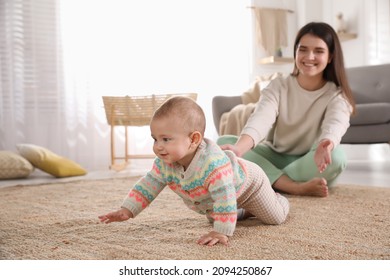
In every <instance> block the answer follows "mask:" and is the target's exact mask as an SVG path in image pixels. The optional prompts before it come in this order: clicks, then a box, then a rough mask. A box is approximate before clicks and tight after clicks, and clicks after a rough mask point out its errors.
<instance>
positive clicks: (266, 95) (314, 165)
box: [217, 22, 355, 197]
mask: <svg viewBox="0 0 390 280" xmlns="http://www.w3.org/2000/svg"><path fill="white" fill-rule="evenodd" d="M294 59H295V66H294V70H293V73H292V74H291V75H290V76H288V77H287V78H277V79H275V80H273V81H272V82H271V83H270V84H269V86H268V87H267V88H265V89H264V90H263V91H262V93H261V98H260V100H259V102H258V104H257V107H256V109H255V111H254V113H253V114H252V115H251V117H250V118H249V119H248V122H247V124H246V126H245V128H244V129H243V131H242V133H241V136H240V137H239V138H237V137H235V136H222V137H221V138H220V139H218V141H217V142H218V144H219V145H221V147H222V149H224V150H232V151H233V152H234V153H235V154H236V155H237V156H243V157H244V158H246V159H248V160H250V161H253V162H255V163H257V164H258V165H260V166H261V167H262V169H263V170H264V171H265V173H266V174H267V176H268V177H269V179H270V181H271V184H272V186H273V188H274V189H276V190H279V191H282V192H285V193H289V194H295V195H312V196H320V197H325V196H327V195H328V186H331V185H332V183H334V182H335V179H336V178H337V176H338V175H339V174H340V173H341V172H342V171H343V170H344V169H345V166H346V157H345V153H344V152H343V150H342V149H341V147H340V146H339V144H340V141H341V138H342V136H343V135H344V134H345V132H346V130H347V128H348V127H349V120H350V116H351V114H353V112H354V111H355V102H354V100H353V96H352V92H351V89H350V87H349V85H348V81H347V77H346V73H345V68H344V59H343V53H342V49H341V46H340V42H339V39H338V37H337V34H336V32H335V31H334V29H333V28H332V27H331V26H330V25H328V24H326V23H322V22H312V23H309V24H307V25H305V26H304V27H302V28H301V30H300V31H299V32H298V34H297V37H296V39H295V43H294Z"/></svg>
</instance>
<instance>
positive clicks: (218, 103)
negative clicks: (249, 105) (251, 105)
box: [212, 95, 242, 133]
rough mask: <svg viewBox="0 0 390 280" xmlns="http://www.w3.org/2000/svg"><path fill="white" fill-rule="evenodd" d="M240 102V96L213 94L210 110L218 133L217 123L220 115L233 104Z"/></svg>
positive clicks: (233, 105)
mask: <svg viewBox="0 0 390 280" xmlns="http://www.w3.org/2000/svg"><path fill="white" fill-rule="evenodd" d="M239 104H242V99H241V96H221V95H218V96H214V97H213V100H212V110H213V119H214V125H215V128H216V129H217V132H218V133H219V123H220V121H221V116H222V114H223V113H225V112H229V111H230V110H231V109H233V108H234V107H235V106H237V105H239Z"/></svg>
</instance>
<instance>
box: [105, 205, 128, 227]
mask: <svg viewBox="0 0 390 280" xmlns="http://www.w3.org/2000/svg"><path fill="white" fill-rule="evenodd" d="M130 218H133V213H131V212H130V210H128V209H126V208H121V209H120V210H118V211H115V212H111V213H108V214H106V215H101V216H99V219H100V222H102V223H106V224H109V223H112V222H123V221H126V220H128V219H130Z"/></svg>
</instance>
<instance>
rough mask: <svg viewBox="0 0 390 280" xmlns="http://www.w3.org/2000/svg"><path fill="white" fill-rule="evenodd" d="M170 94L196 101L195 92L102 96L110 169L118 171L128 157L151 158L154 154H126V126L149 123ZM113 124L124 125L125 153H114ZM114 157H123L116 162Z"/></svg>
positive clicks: (124, 165) (124, 164)
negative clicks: (109, 150) (108, 137)
mask: <svg viewBox="0 0 390 280" xmlns="http://www.w3.org/2000/svg"><path fill="white" fill-rule="evenodd" d="M172 96H188V97H190V98H192V99H193V100H195V101H196V99H197V97H198V95H197V94H196V93H181V94H164V95H147V96H123V97H120V96H103V103H104V109H105V111H106V118H107V122H108V124H109V125H110V127H111V166H110V168H111V169H114V170H117V171H120V170H122V169H124V168H125V167H126V165H127V163H128V160H129V159H142V158H153V157H154V155H143V154H142V155H140V154H138V155H129V154H128V142H129V141H128V133H127V127H128V126H146V125H149V123H150V120H151V118H152V116H153V114H154V111H156V109H157V108H158V107H160V106H161V104H162V103H164V101H166V100H167V99H168V98H170V97H172ZM115 126H124V127H125V154H124V155H123V156H116V155H115V145H114V144H115V133H114V128H115ZM116 159H124V160H125V162H124V163H120V164H116V163H115V160H116Z"/></svg>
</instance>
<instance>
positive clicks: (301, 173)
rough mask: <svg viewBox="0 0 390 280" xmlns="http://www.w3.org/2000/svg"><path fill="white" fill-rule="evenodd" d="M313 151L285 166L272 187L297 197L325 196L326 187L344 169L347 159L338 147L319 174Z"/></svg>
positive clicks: (326, 192)
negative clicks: (328, 163)
mask: <svg viewBox="0 0 390 280" xmlns="http://www.w3.org/2000/svg"><path fill="white" fill-rule="evenodd" d="M314 154H315V149H311V150H310V151H309V152H308V153H307V154H305V155H304V156H302V157H300V158H299V159H297V160H295V161H294V162H292V163H290V164H289V165H287V166H286V167H285V168H284V169H283V172H284V173H285V175H282V176H281V177H280V178H279V179H278V180H277V181H275V183H274V184H273V187H274V188H275V189H278V190H280V191H283V192H287V193H291V194H297V195H313V196H322V197H324V196H327V195H328V186H332V185H333V184H334V183H335V181H336V178H337V177H338V176H339V175H340V174H341V172H342V171H343V170H344V169H345V167H346V163H347V159H346V155H345V152H344V150H343V149H342V148H341V147H340V146H338V147H336V148H335V149H334V150H333V151H332V163H331V164H330V165H328V167H327V168H326V170H325V171H324V172H322V173H320V172H319V171H318V169H317V166H316V164H315V162H314Z"/></svg>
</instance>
